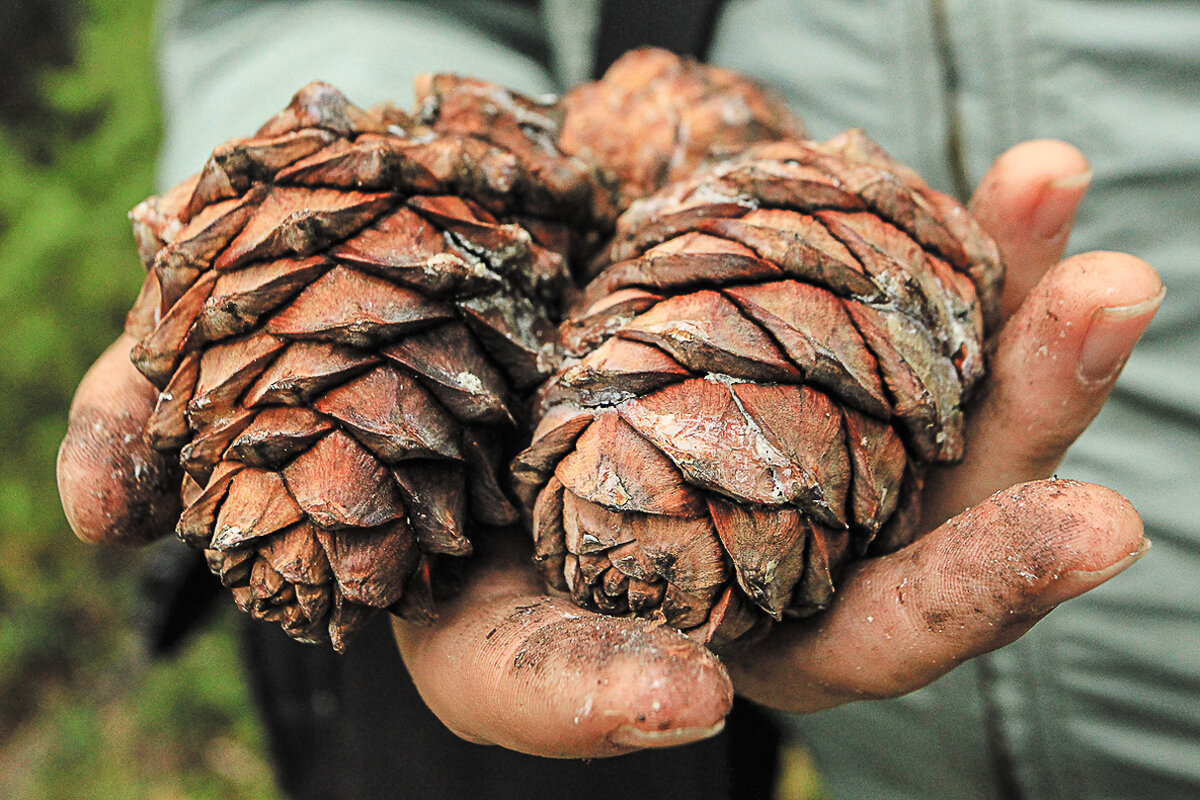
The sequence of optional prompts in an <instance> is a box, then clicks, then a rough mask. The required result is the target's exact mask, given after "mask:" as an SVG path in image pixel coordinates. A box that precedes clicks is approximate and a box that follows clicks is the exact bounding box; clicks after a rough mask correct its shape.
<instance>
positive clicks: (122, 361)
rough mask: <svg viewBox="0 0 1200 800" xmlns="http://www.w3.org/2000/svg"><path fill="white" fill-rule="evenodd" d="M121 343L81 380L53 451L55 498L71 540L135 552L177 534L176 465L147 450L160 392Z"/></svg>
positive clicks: (128, 343) (127, 343)
mask: <svg viewBox="0 0 1200 800" xmlns="http://www.w3.org/2000/svg"><path fill="white" fill-rule="evenodd" d="M133 344H134V340H133V339H132V338H131V337H129V336H126V335H123V336H121V337H120V338H119V339H117V341H116V342H114V343H113V344H112V346H110V347H109V348H108V350H106V351H105V352H104V354H103V355H101V356H100V358H99V359H97V360H96V363H95V364H93V365H92V368H91V369H89V370H88V372H87V374H86V375H84V377H83V381H82V382H81V383H80V384H79V388H78V389H77V390H76V392H75V399H74V400H73V401H72V403H71V412H70V418H69V421H68V424H67V435H66V437H65V438H64V439H63V443H62V447H60V448H59V451H58V491H59V496H60V497H61V498H62V504H63V511H64V512H66V516H67V521H68V522H69V523H70V524H71V529H72V530H74V531H75V535H76V536H78V537H79V538H80V539H83V540H84V541H87V542H93V543H97V542H102V543H105V544H122V545H137V544H145V543H147V542H150V541H153V540H155V539H157V538H159V537H161V536H163V535H165V534H167V533H169V532H170V531H172V530H173V529H174V525H175V520H176V519H178V517H179V511H180V507H179V480H180V469H179V465H178V464H177V463H176V462H175V460H174V459H172V458H171V457H169V456H166V455H164V454H163V453H160V452H158V451H156V450H154V449H152V448H151V447H150V446H149V445H148V444H146V441H145V439H144V438H143V436H142V430H143V427H144V425H145V422H146V419H147V418H148V417H149V416H150V412H151V411H153V410H154V403H155V398H156V397H157V394H158V393H157V392H156V391H155V390H154V387H153V386H151V385H150V384H149V383H148V382H147V381H146V379H145V378H143V377H142V376H141V375H140V374H139V373H138V371H137V370H136V369H135V368H134V366H133V364H131V363H130V361H129V350H130V348H131V347H132V346H133Z"/></svg>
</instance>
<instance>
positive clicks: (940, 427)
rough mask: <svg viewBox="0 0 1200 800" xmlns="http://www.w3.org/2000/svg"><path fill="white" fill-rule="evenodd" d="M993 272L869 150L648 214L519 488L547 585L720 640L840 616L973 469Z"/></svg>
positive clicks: (922, 189) (590, 306)
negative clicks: (860, 580)
mask: <svg viewBox="0 0 1200 800" xmlns="http://www.w3.org/2000/svg"><path fill="white" fill-rule="evenodd" d="M999 277H1000V265H999V259H998V255H997V252H996V250H995V247H994V245H993V244H992V243H991V242H990V240H988V239H987V237H986V236H985V235H984V234H983V233H982V231H981V230H980V229H979V228H978V227H977V226H976V225H975V223H974V222H972V221H971V219H970V217H969V216H968V215H966V214H965V212H964V211H963V209H962V208H961V207H960V206H958V205H957V204H956V203H955V202H954V201H952V200H951V199H950V198H948V197H946V196H944V195H941V194H938V193H936V192H934V191H933V190H931V189H929V188H928V187H927V186H926V185H925V184H924V183H922V182H921V181H920V179H919V178H917V177H916V176H915V175H914V174H913V173H912V172H911V171H909V170H907V169H906V168H904V167H902V166H900V165H899V164H897V163H895V162H894V161H893V160H892V159H891V158H890V157H888V156H887V154H885V153H884V152H883V151H882V150H881V149H880V148H879V147H878V146H877V145H875V144H874V143H873V142H871V141H870V140H869V139H867V138H866V137H865V136H863V135H862V134H860V133H858V132H850V133H847V134H844V135H842V136H840V137H838V138H836V139H834V140H832V141H829V142H826V143H824V144H815V143H810V142H803V141H798V140H797V141H786V142H777V143H769V144H763V145H759V146H757V147H755V148H753V149H751V150H750V151H749V152H747V153H746V154H745V155H743V156H741V157H738V158H735V159H732V160H729V161H726V162H724V163H721V164H718V165H715V166H711V167H707V168H705V169H703V170H701V171H700V172H699V173H697V174H696V175H695V176H694V177H692V178H689V179H687V180H685V181H683V182H681V183H678V184H675V185H673V186H671V187H669V188H667V189H666V190H664V191H662V192H660V193H659V194H657V195H655V196H653V197H650V198H648V199H646V200H643V201H640V202H637V203H634V204H633V206H632V207H631V208H630V210H629V211H628V212H626V213H625V214H624V215H623V216H622V218H621V219H620V220H619V222H618V226H617V235H616V238H615V239H614V241H613V243H612V245H611V247H610V248H609V250H608V253H607V258H606V259H605V260H604V263H603V270H602V271H601V272H600V273H599V274H598V275H597V277H596V278H595V279H594V280H593V282H592V283H591V284H590V285H589V286H588V287H587V289H586V291H585V294H584V297H583V301H582V303H581V305H580V311H579V312H578V313H576V314H575V315H574V316H573V318H572V319H571V320H570V321H568V322H567V323H565V324H564V325H563V327H562V337H563V342H564V345H565V347H566V349H567V350H568V352H569V353H570V354H571V355H572V356H573V357H574V361H573V363H571V364H570V365H569V366H567V367H566V368H565V369H564V370H563V371H561V372H560V373H559V374H558V375H557V376H556V377H555V378H554V379H553V380H552V381H551V382H550V383H549V385H548V386H547V387H546V388H545V389H544V392H543V395H542V411H543V416H542V419H541V423H540V425H539V426H538V429H537V432H536V433H535V436H534V443H533V445H532V446H531V447H530V448H529V449H528V450H526V451H525V452H524V453H522V454H521V456H519V457H518V459H517V461H516V462H515V464H514V470H515V473H516V476H517V478H518V480H519V481H520V482H521V486H522V492H523V495H524V497H525V498H526V499H527V501H528V505H529V506H530V508H531V514H532V519H533V528H534V537H535V541H536V550H537V560H538V563H539V564H540V566H541V568H542V570H543V572H544V573H545V575H546V576H547V579H548V581H549V582H550V583H551V584H552V585H554V586H556V587H558V588H559V589H561V590H565V591H569V592H570V593H571V596H572V597H573V598H574V599H575V600H576V601H577V602H579V603H580V604H582V605H584V606H586V607H589V608H595V609H600V610H603V611H607V612H610V613H618V614H620V613H634V614H638V615H642V616H651V615H657V614H661V615H663V616H664V617H665V620H666V621H667V622H668V623H669V624H671V625H674V626H676V627H678V628H681V629H683V630H686V631H689V632H691V633H692V634H693V635H694V636H697V637H699V638H701V639H703V640H705V641H710V642H712V643H713V644H721V643H725V642H729V641H731V640H733V639H736V638H738V637H739V636H743V635H745V634H747V633H749V632H750V631H752V630H754V629H761V627H762V626H763V625H764V624H765V621H766V620H768V619H770V618H774V619H781V618H782V617H784V616H805V615H808V614H811V613H813V612H815V611H817V610H819V609H821V608H823V607H825V606H826V605H828V603H829V602H830V601H831V599H832V596H833V592H834V588H835V585H836V582H837V578H838V574H839V572H840V571H841V569H842V567H843V566H844V565H845V564H846V563H847V562H848V560H850V559H852V558H855V557H859V556H862V555H864V554H867V553H868V552H879V551H888V550H891V549H895V548H897V547H900V546H902V545H904V544H906V543H907V542H909V541H910V540H911V538H912V536H913V534H914V521H915V518H916V516H917V513H918V499H919V490H920V488H921V485H922V479H923V475H924V473H925V469H926V465H928V464H930V463H941V462H951V461H954V460H955V459H957V458H959V457H960V456H961V455H962V452H963V446H964V443H963V416H962V406H963V403H964V402H965V401H966V399H967V398H968V396H969V394H970V392H971V390H972V388H973V387H974V386H975V385H976V383H977V382H978V381H979V379H980V377H981V376H982V374H983V369H984V353H983V342H984V333H985V330H987V329H988V328H987V326H988V325H989V324H990V323H991V321H992V320H994V318H995V314H996V311H995V309H996V303H997V290H998V283H999Z"/></svg>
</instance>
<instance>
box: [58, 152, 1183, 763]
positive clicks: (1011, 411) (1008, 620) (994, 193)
mask: <svg viewBox="0 0 1200 800" xmlns="http://www.w3.org/2000/svg"><path fill="white" fill-rule="evenodd" d="M1086 175H1087V165H1086V162H1085V161H1083V159H1082V156H1080V155H1079V154H1078V153H1077V152H1076V151H1074V150H1073V149H1072V148H1069V147H1067V146H1065V145H1061V144H1057V143H1030V144H1026V145H1022V146H1020V147H1018V148H1016V149H1014V151H1012V152H1010V153H1009V154H1007V155H1006V156H1004V157H1002V158H1001V159H1000V161H998V163H997V165H996V166H995V168H994V169H993V170H992V171H991V172H990V173H989V175H988V177H987V178H986V179H985V180H984V182H983V184H982V186H981V187H980V190H979V192H978V193H977V196H976V200H975V201H974V210H975V212H976V214H977V215H978V217H979V218H980V220H981V221H982V222H983V224H984V226H985V227H986V228H987V229H988V230H989V231H990V232H991V233H992V234H993V235H994V236H995V237H996V238H997V240H998V241H999V242H1000V244H1001V249H1002V252H1003V253H1004V256H1005V260H1006V262H1007V263H1008V265H1009V284H1008V289H1007V291H1006V294H1005V302H1004V306H1005V312H1006V314H1009V315H1011V318H1010V319H1009V321H1008V324H1007V326H1006V328H1005V330H1004V332H1003V333H1002V335H1001V337H1000V340H999V349H998V351H997V354H996V358H995V359H994V362H993V371H992V377H991V380H990V382H989V389H988V391H987V392H986V393H985V394H984V396H983V397H982V398H981V399H980V402H978V403H977V405H976V408H975V411H974V415H973V421H972V423H971V428H972V430H971V438H970V446H969V451H968V457H967V460H966V461H965V462H964V463H963V464H961V465H959V466H957V467H955V468H954V469H950V470H944V471H941V472H939V473H938V474H936V475H934V476H931V479H930V480H929V485H928V488H927V492H926V497H925V508H926V515H925V520H926V529H934V528H936V530H933V532H932V533H930V534H929V535H928V536H926V537H924V538H923V539H921V540H920V541H918V542H917V543H916V544H914V545H912V546H910V547H907V548H905V549H904V550H902V551H900V552H898V553H896V554H893V555H891V556H887V557H884V558H880V559H875V560H872V561H870V562H865V563H862V564H859V565H857V566H855V567H854V568H853V574H851V575H847V576H846V580H845V581H844V584H843V588H842V591H841V593H840V597H839V599H838V601H837V602H836V603H835V605H834V607H833V608H831V609H830V610H829V611H828V612H826V613H825V614H822V615H820V616H819V617H817V618H815V619H813V620H809V621H805V622H789V623H785V624H782V625H779V626H777V627H776V628H775V630H774V631H773V632H772V634H771V635H770V636H769V637H768V638H767V639H766V640H765V641H764V642H762V643H761V644H759V645H757V646H755V647H753V648H751V649H747V650H745V651H743V652H737V653H730V654H728V655H727V658H726V661H725V663H724V665H722V663H721V662H720V661H718V660H717V659H716V658H715V657H714V656H713V655H712V654H711V653H709V652H708V651H707V650H706V649H705V648H703V647H701V646H699V645H696V644H695V643H693V642H691V641H690V640H688V639H687V638H686V637H684V636H683V635H682V634H679V633H677V632H675V631H673V630H670V629H668V628H665V627H662V626H656V625H654V624H653V623H651V622H647V621H641V620H628V619H619V618H609V617H601V616H598V615H596V614H592V613H590V612H587V611H583V610H581V609H579V608H577V607H575V606H573V605H572V604H570V603H569V602H568V601H565V600H560V599H554V598H549V597H547V596H546V595H545V594H544V592H543V589H542V585H541V583H540V581H539V580H538V579H537V578H536V576H535V574H534V571H533V570H532V569H531V568H530V567H529V565H528V561H527V559H526V558H525V557H524V556H523V555H522V553H524V552H525V550H526V548H525V547H524V545H523V544H522V543H518V542H491V543H489V542H481V543H480V547H479V549H480V554H479V557H478V558H476V559H475V560H474V562H473V563H474V568H473V574H472V577H471V580H470V581H469V582H468V584H467V586H466V588H465V590H464V592H463V594H462V595H460V596H459V597H457V598H455V599H453V600H451V601H449V602H447V603H445V604H444V605H442V606H441V608H440V614H441V615H440V617H439V619H438V621H437V622H436V623H435V624H434V625H433V626H431V627H427V628H420V627H415V626H410V625H406V624H404V623H400V622H397V623H396V626H395V627H396V638H397V641H398V643H399V645H400V648H401V652H402V653H403V655H404V657H405V661H406V663H407V665H408V667H409V669H410V671H411V673H412V676H413V678H414V680H415V681H416V683H417V686H418V688H419V689H420V690H421V692H422V695H423V696H424V697H425V699H426V701H427V702H428V703H429V705H430V707H431V708H432V709H433V710H434V711H435V713H437V714H438V715H439V716H440V717H441V718H442V720H443V721H444V722H445V723H446V724H447V725H448V726H449V727H450V728H451V729H452V730H454V731H456V732H457V733H459V734H460V735H461V736H463V737H464V738H468V739H471V740H473V741H479V742H487V743H494V744H500V745H503V746H506V747H510V748H513V749H517V750H521V751H524V752H530V753H538V754H542V755H550V756H561V757H592V756H602V755H613V754H617V753H621V752H626V751H629V750H633V749H638V748H642V747H654V746H668V745H673V744H681V743H684V742H688V741H693V740H695V739H699V738H702V737H704V736H706V735H709V734H711V733H713V732H715V731H716V730H719V728H720V725H721V721H722V720H723V718H724V716H725V714H726V713H727V711H728V709H729V705H730V703H731V701H732V695H733V688H734V687H735V686H736V688H737V690H738V691H739V692H742V693H744V694H746V695H748V696H750V697H752V698H754V699H756V700H759V701H761V702H764V703H766V704H768V705H771V706H774V707H778V708H784V709H789V710H797V711H805V710H814V709H818V708H824V707H828V706H832V705H836V704H838V703H841V702H846V701H849V700H854V699H861V698H866V697H890V696H894V695H897V694H902V693H904V692H907V691H911V690H913V689H915V688H918V687H920V686H922V685H924V684H926V683H928V682H930V681H931V680H933V679H935V678H936V677H938V676H940V675H941V674H943V673H945V672H946V671H948V670H949V669H951V668H952V667H953V666H955V665H956V664H958V663H960V662H961V661H963V660H965V659H967V658H970V657H972V656H974V655H978V654H980V653H983V652H987V651H988V650H991V649H994V648H995V647H998V646H1000V645H1002V644H1005V643H1007V642H1009V641H1011V640H1013V639H1015V638H1016V637H1017V636H1019V635H1020V634H1021V633H1023V632H1024V631H1025V630H1027V629H1028V628H1029V627H1030V626H1032V625H1033V623H1034V622H1036V621H1037V619H1039V618H1040V617H1041V616H1043V615H1044V614H1045V613H1047V612H1048V611H1049V610H1050V609H1051V608H1052V607H1053V606H1054V605H1055V604H1057V603H1058V602H1061V601H1062V600H1065V599H1068V598H1069V597H1073V596H1075V595H1078V594H1080V593H1082V592H1084V591H1086V590H1087V589H1089V588H1092V587H1093V586H1095V585H1098V584H1099V583H1101V582H1103V581H1104V580H1106V579H1107V578H1108V577H1111V576H1112V575H1114V574H1116V573H1117V572H1119V571H1121V569H1123V568H1124V567H1126V566H1128V564H1129V563H1132V561H1133V560H1134V559H1135V558H1136V557H1137V556H1138V555H1140V554H1141V553H1142V552H1144V549H1145V547H1146V545H1145V543H1144V540H1143V538H1142V533H1141V525H1140V522H1139V520H1138V518H1137V515H1136V513H1135V512H1134V511H1133V510H1132V508H1131V507H1130V506H1129V505H1128V503H1126V502H1125V501H1124V500H1123V499H1121V498H1120V497H1119V496H1117V495H1115V494H1114V493H1112V492H1110V491H1108V490H1105V489H1102V488H1100V487H1095V486H1087V485H1082V484H1078V483H1074V482H1043V483H1037V484H1030V485H1025V486H1019V487H1016V488H1014V489H1010V490H1007V491H1004V492H1001V493H1000V494H999V495H996V496H995V497H992V498H991V499H989V500H986V501H985V502H982V503H980V502H979V501H981V500H983V498H985V497H987V496H988V495H989V494H990V493H991V492H993V491H996V490H999V489H1003V488H1004V487H1007V486H1010V485H1012V484H1015V483H1019V482H1021V481H1026V480H1031V479H1036V478H1041V477H1044V476H1046V475H1048V474H1049V473H1050V472H1051V471H1052V470H1053V469H1054V466H1055V465H1056V464H1057V462H1058V459H1059V458H1061V456H1062V453H1063V451H1065V449H1066V447H1067V445H1069V444H1070V442H1071V441H1073V440H1074V439H1075V437H1076V436H1077V435H1078V434H1079V433H1080V432H1081V431H1082V429H1083V428H1084V427H1085V426H1086V424H1087V422H1088V421H1090V419H1091V418H1092V417H1093V416H1094V415H1095V413H1096V412H1097V411H1098V410H1099V408H1100V406H1101V405H1102V403H1103V401H1104V398H1105V397H1106V396H1107V393H1108V390H1109V389H1110V388H1111V386H1112V383H1113V382H1114V381H1115V377H1116V373H1117V372H1118V371H1119V368H1120V366H1121V365H1122V364H1123V363H1124V359H1125V357H1126V356H1127V355H1128V352H1129V350H1130V349H1131V348H1132V346H1133V343H1134V342H1135V341H1136V339H1137V338H1138V336H1139V335H1140V334H1141V332H1142V330H1144V328H1145V326H1146V324H1148V322H1149V319H1150V317H1151V316H1152V315H1153V312H1154V310H1155V308H1156V307H1157V304H1158V302H1159V301H1160V300H1161V284H1160V282H1159V281H1158V278H1157V276H1156V275H1155V274H1154V272H1153V271H1152V270H1151V269H1150V268H1149V267H1148V266H1146V265H1145V264H1144V263H1142V262H1140V261H1138V260H1137V259H1133V258H1131V257H1129V256H1123V255H1119V254H1112V253H1098V254H1088V255H1084V256H1077V257H1075V258H1073V259H1069V260H1067V261H1065V262H1063V263H1062V264H1058V265H1057V266H1053V268H1052V265H1054V264H1055V262H1056V261H1057V260H1058V259H1059V257H1060V256H1061V253H1062V248H1063V246H1064V244H1065V240H1066V234H1067V232H1068V231H1069V229H1070V224H1071V221H1072V219H1073V216H1074V211H1075V208H1076V205H1077V203H1078V201H1079V199H1080V197H1081V196H1082V194H1083V192H1084V190H1085V189H1086ZM1047 270H1049V271H1048V272H1047ZM1043 273H1045V276H1044V277H1043ZM1031 287H1032V291H1030V290H1031ZM1027 293H1028V294H1029V296H1028V298H1026V299H1025V302H1024V304H1022V299H1023V298H1025V295H1026V294H1027ZM1100 308H1108V309H1113V310H1111V311H1108V312H1098V311H1097V309H1100ZM131 343H132V342H131V341H130V340H128V339H127V337H123V338H122V340H119V341H118V343H117V344H116V345H114V347H113V348H110V350H109V351H108V352H107V353H106V354H105V355H104V356H103V357H102V358H101V359H100V360H99V361H98V362H97V364H96V366H95V367H93V369H92V370H91V371H90V372H89V374H88V376H87V377H86V378H85V380H84V382H83V383H82V384H81V386H80V390H79V393H78V395H77V397H76V402H75V404H74V405H73V408H72V421H71V428H70V431H69V432H68V436H67V439H66V441H65V442H64V446H63V450H62V453H61V455H60V462H59V475H60V487H61V488H62V492H63V497H64V506H65V507H66V508H67V512H68V517H69V519H70V520H71V522H72V525H73V526H74V527H75V529H76V531H77V533H79V534H80V535H81V537H83V538H86V539H89V540H103V541H121V542H137V541H141V540H145V539H148V538H153V534H157V533H161V531H163V530H166V529H169V527H170V521H169V520H170V518H171V517H172V514H177V513H178V506H177V500H175V499H174V493H173V490H172V489H170V483H171V482H170V480H169V479H168V478H169V473H170V470H171V469H172V467H171V465H170V464H169V463H167V460H166V459H163V458H162V457H161V456H160V455H159V454H158V453H156V452H154V451H151V450H149V449H148V448H146V447H145V445H143V444H141V441H142V440H141V437H140V435H139V433H138V432H139V431H140V427H139V417H140V419H144V417H145V415H146V414H148V413H149V409H150V408H151V405H152V402H153V389H152V388H151V387H150V386H149V384H146V383H145V381H144V380H143V379H142V378H141V376H140V375H138V374H137V373H136V371H134V370H133V368H132V366H131V365H130V364H129V361H128V358H127V355H126V354H127V351H128V348H129V346H130V344H131ZM129 431H132V432H133V436H132V437H131V438H130V439H129V441H125V439H126V437H125V436H124V432H129ZM976 503H978V505H975V507H974V508H972V509H971V510H970V511H968V512H965V513H963V514H962V515H960V516H958V517H955V518H954V519H953V520H951V521H950V522H948V523H946V524H944V525H940V526H939V523H940V521H941V520H944V519H946V518H947V517H949V516H951V515H952V514H956V513H958V512H959V511H960V510H961V509H963V508H967V507H968V506H972V505H974V504H976ZM164 520H167V521H166V522H164Z"/></svg>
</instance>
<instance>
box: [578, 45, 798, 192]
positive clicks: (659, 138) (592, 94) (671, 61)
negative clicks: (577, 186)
mask: <svg viewBox="0 0 1200 800" xmlns="http://www.w3.org/2000/svg"><path fill="white" fill-rule="evenodd" d="M563 106H564V107H565V109H566V115H565V119H564V122H563V128H562V139H561V141H560V145H561V147H562V150H563V152H565V153H570V154H572V155H576V156H578V157H580V158H582V159H584V160H586V161H588V162H591V163H594V164H595V165H597V167H599V169H600V170H601V172H602V174H604V175H605V176H607V178H608V179H609V181H610V183H612V184H614V185H615V187H616V191H617V198H618V200H617V205H618V207H619V208H620V209H621V210H623V209H625V208H627V207H628V206H629V204H630V203H631V202H633V201H634V200H637V199H639V198H642V197H646V196H647V195H649V194H651V193H652V192H655V191H657V190H658V189H661V188H662V187H664V186H666V185H667V184H668V183H672V182H674V181H676V180H679V179H681V178H684V177H686V176H688V175H690V174H691V173H692V172H693V171H694V170H695V169H696V167H698V166H700V164H701V162H703V161H704V160H705V159H708V158H710V157H715V158H720V157H722V156H728V155H732V154H735V153H737V152H740V151H741V150H744V149H745V148H746V147H748V146H749V145H751V144H754V143H756V142H767V141H775V140H777V139H783V138H787V137H798V136H802V135H803V132H804V126H803V125H802V124H801V122H800V120H798V119H797V118H796V117H795V116H794V115H793V114H792V112H791V111H790V110H788V108H787V106H786V104H785V103H784V102H783V100H782V99H781V98H779V97H776V96H775V95H773V94H771V93H770V92H767V91H766V90H764V89H763V88H762V87H761V86H759V85H758V84H757V83H755V82H753V81H751V80H750V79H748V78H746V77H745V76H743V75H739V74H737V73H736V72H730V71H729V70H724V69H719V68H717V67H710V66H707V65H705V64H700V63H698V62H697V61H695V60H694V59H691V58H680V57H679V56H676V55H674V54H673V53H670V52H668V51H666V50H658V49H655V48H642V49H638V50H631V51H629V52H628V53H626V54H625V55H623V56H621V57H620V58H619V59H617V60H616V61H615V62H613V65H612V66H611V67H609V68H608V70H607V71H606V72H605V73H604V76H603V78H601V80H599V81H593V82H591V83H585V84H583V85H582V86H578V87H576V88H575V89H573V90H571V91H570V92H568V93H567V94H566V96H565V97H564V98H563Z"/></svg>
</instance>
